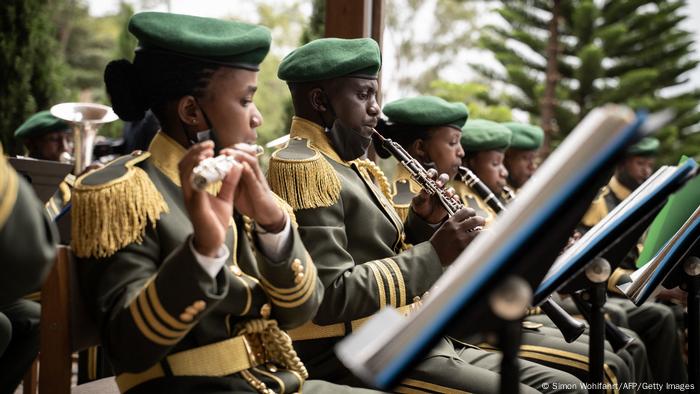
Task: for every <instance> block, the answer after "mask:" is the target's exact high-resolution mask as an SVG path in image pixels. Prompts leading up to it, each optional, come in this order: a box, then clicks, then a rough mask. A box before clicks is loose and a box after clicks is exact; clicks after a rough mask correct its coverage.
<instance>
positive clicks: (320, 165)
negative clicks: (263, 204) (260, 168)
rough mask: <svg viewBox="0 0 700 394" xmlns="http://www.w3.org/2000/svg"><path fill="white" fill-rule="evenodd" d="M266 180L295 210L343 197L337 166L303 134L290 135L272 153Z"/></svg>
mask: <svg viewBox="0 0 700 394" xmlns="http://www.w3.org/2000/svg"><path fill="white" fill-rule="evenodd" d="M267 181H268V183H269V184H270V188H271V189H272V191H274V192H275V193H276V194H277V195H278V196H279V197H281V198H282V199H283V200H284V201H286V202H287V203H288V204H289V205H290V206H291V207H292V209H293V210H295V211H296V210H299V209H309V208H320V207H329V206H331V205H333V204H335V203H336V202H337V201H338V199H339V198H340V179H338V175H337V174H336V173H335V170H334V169H333V167H332V166H331V164H330V163H328V161H326V159H325V158H324V157H323V155H322V154H321V153H320V152H319V151H317V150H315V149H313V148H312V147H311V146H310V145H309V143H308V140H306V139H303V138H292V139H290V140H289V142H287V144H286V145H285V146H284V147H283V148H282V149H280V150H278V151H276V152H275V153H273V154H272V158H270V167H269V169H268V171H267Z"/></svg>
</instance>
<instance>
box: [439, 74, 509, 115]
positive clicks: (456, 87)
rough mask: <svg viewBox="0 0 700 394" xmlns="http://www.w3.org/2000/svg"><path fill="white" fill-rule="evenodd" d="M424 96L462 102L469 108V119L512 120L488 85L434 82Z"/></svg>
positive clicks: (507, 109)
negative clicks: (428, 95)
mask: <svg viewBox="0 0 700 394" xmlns="http://www.w3.org/2000/svg"><path fill="white" fill-rule="evenodd" d="M426 94H430V95H433V96H438V97H441V98H443V99H445V100H447V101H450V102H463V103H464V104H466V105H467V108H469V118H470V119H488V120H492V121H494V122H509V121H511V120H512V119H513V116H512V114H511V111H510V108H509V107H508V106H506V105H503V104H498V102H499V101H500V100H501V99H500V98H498V97H493V96H492V94H493V92H492V91H491V89H490V88H489V86H488V85H485V84H483V83H479V82H467V83H454V82H448V81H443V80H439V79H438V80H434V81H432V82H431V83H430V87H429V89H428V91H427V92H426Z"/></svg>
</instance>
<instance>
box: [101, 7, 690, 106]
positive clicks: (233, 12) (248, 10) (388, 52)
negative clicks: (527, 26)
mask: <svg viewBox="0 0 700 394" xmlns="http://www.w3.org/2000/svg"><path fill="white" fill-rule="evenodd" d="M126 1H127V2H128V3H131V4H132V5H133V6H134V8H135V9H136V11H137V12H138V11H145V10H147V9H143V8H141V4H147V3H150V4H155V5H156V6H155V7H152V8H149V10H155V11H168V7H167V6H166V4H169V5H170V9H169V11H170V12H175V13H181V14H189V15H198V16H207V17H239V18H241V19H245V20H251V21H254V19H252V18H249V17H248V16H250V15H254V14H255V6H254V4H255V3H256V2H260V1H266V2H268V3H271V4H272V3H275V2H285V3H290V2H292V1H293V0H255V1H244V0H196V1H193V0H161V1H158V0H126ZM299 2H300V3H301V4H302V5H301V7H302V9H301V11H302V13H303V14H304V15H310V14H311V2H310V1H308V0H301V1H299ZM119 3H120V1H119V0H88V5H89V7H90V13H91V14H92V15H94V16H102V15H106V14H113V13H116V12H117V11H118V9H119ZM390 11H391V10H390V9H388V8H387V9H386V12H390ZM685 12H687V13H688V15H689V18H688V19H686V20H685V25H684V27H685V28H686V29H687V30H689V31H693V32H694V35H695V42H696V44H695V53H696V58H700V1H697V0H690V1H688V7H686V9H685ZM489 17H490V16H489V15H486V16H485V18H489ZM426 21H430V22H431V23H435V21H434V20H433V19H431V18H429V17H428V18H426V19H425V20H422V22H426ZM417 28H419V29H420V28H425V26H423V27H420V26H419V27H417ZM389 38H390V37H387V36H386V32H385V39H384V43H383V51H384V64H383V66H382V68H383V70H384V75H383V78H384V81H383V87H384V93H385V97H384V98H385V100H388V101H391V100H393V99H396V98H399V96H400V95H401V94H402V92H401V89H399V87H398V85H397V83H396V81H394V80H392V79H391V77H390V75H387V74H388V72H387V71H389V70H392V69H394V67H395V65H394V64H393V60H392V59H393V57H392V54H393V53H394V52H395V51H394V48H392V47H391V40H390V39H389ZM273 45H274V43H273ZM462 55H463V56H464V57H474V56H479V57H483V58H484V61H485V62H489V61H491V62H493V60H489V55H488V54H486V55H484V54H483V52H482V53H478V52H476V51H474V50H469V49H467V50H466V51H464V53H463V54H462ZM459 63H460V64H463V63H462V62H459ZM443 76H444V77H446V78H447V79H449V80H452V81H454V82H463V81H465V80H467V79H469V78H470V77H471V76H472V75H470V74H469V73H465V72H464V67H461V66H460V65H458V64H456V65H455V66H454V67H447V69H446V70H445V72H444V75H443ZM688 77H689V78H690V82H691V83H690V84H687V85H684V86H682V87H680V88H674V89H677V90H681V91H684V90H688V89H692V88H700V67H696V68H695V70H693V71H691V72H690V73H688ZM672 91H673V90H671V92H672ZM671 92H669V93H671ZM674 93H675V92H674Z"/></svg>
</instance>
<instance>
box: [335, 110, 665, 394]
mask: <svg viewBox="0 0 700 394" xmlns="http://www.w3.org/2000/svg"><path fill="white" fill-rule="evenodd" d="M610 109H612V111H609V110H610ZM606 110H607V111H606ZM616 110H617V108H611V107H608V108H605V109H603V110H600V111H598V110H596V111H598V112H596V113H593V112H592V113H591V114H589V115H588V116H587V119H584V121H583V122H582V124H583V125H584V126H582V127H581V128H580V129H579V128H577V130H575V131H574V132H573V133H572V134H571V135H570V136H569V138H567V140H566V141H565V142H564V143H563V144H562V145H561V146H560V148H559V149H557V150H556V151H555V152H554V153H553V154H552V156H550V158H549V159H548V160H547V161H546V162H545V163H544V164H543V166H542V167H541V168H540V171H539V172H538V174H537V175H536V176H535V177H533V179H532V180H531V181H530V182H529V183H528V184H526V185H525V187H524V188H523V190H522V191H521V195H520V197H519V199H517V200H516V201H514V202H513V203H512V205H511V206H510V209H509V210H507V211H506V212H504V213H503V214H502V215H501V216H499V217H498V218H497V219H496V221H494V223H493V224H492V226H491V229H490V230H491V231H489V232H488V233H486V234H483V235H481V236H479V237H478V238H477V239H476V240H475V241H474V242H472V244H471V245H470V246H469V247H468V248H467V249H466V250H465V251H464V252H463V253H462V255H461V256H460V257H459V258H458V259H457V261H455V263H454V264H453V265H452V267H451V268H450V269H448V270H447V271H446V272H445V274H444V275H443V276H442V277H441V278H440V280H438V282H436V283H435V285H434V288H433V290H431V292H430V296H429V297H428V298H427V299H426V301H425V303H424V304H423V305H422V306H421V307H420V308H418V309H417V310H416V311H415V313H413V314H412V316H411V318H409V319H403V318H402V317H401V316H399V314H398V312H397V311H395V310H393V309H391V308H384V309H383V310H382V311H381V312H380V313H378V314H377V315H375V316H374V317H373V318H372V319H370V321H369V322H368V323H367V324H365V325H364V326H362V327H360V329H359V330H358V331H356V332H355V333H354V334H353V335H351V336H350V337H348V338H346V339H345V340H343V341H342V342H341V343H340V344H339V345H338V346H337V348H336V353H337V355H338V357H339V359H340V360H341V361H342V362H343V363H344V364H345V365H346V366H347V367H348V368H349V369H350V370H351V371H353V372H354V373H355V374H356V375H358V376H359V377H360V378H362V379H363V380H365V381H366V382H368V383H369V384H371V385H373V386H376V387H379V388H383V389H388V388H390V387H392V385H393V384H394V383H395V382H396V381H398V380H399V379H400V378H401V375H402V373H403V372H405V371H406V370H408V369H409V368H410V367H412V366H413V365H415V363H417V362H418V361H419V360H420V359H421V356H422V354H424V353H425V352H426V351H428V350H429V349H430V348H431V346H432V345H433V344H434V343H435V341H437V340H438V339H439V338H440V336H441V335H443V334H444V333H445V332H446V331H448V327H449V326H454V325H455V324H452V323H454V322H455V321H457V320H459V319H464V320H467V321H471V322H472V324H469V325H466V326H465V327H463V330H462V331H463V332H462V334H463V335H467V334H468V333H470V332H471V333H475V332H481V330H480V327H476V325H475V324H473V322H474V321H478V322H479V326H484V325H485V326H487V327H488V328H487V329H493V328H494V327H499V326H500V329H498V328H496V329H495V330H496V331H498V332H500V342H501V345H502V346H501V347H502V348H503V349H502V351H503V353H504V360H505V363H504V365H503V367H504V370H503V371H502V373H505V375H506V376H505V377H504V376H502V386H501V392H503V393H509V394H510V393H515V392H517V390H518V384H517V382H518V381H519V379H518V368H517V359H516V358H515V355H516V354H517V350H518V344H519V341H520V326H519V325H517V324H516V323H517V322H519V320H520V318H521V317H522V315H518V312H521V311H520V310H519V304H518V303H517V302H514V301H513V300H514V299H516V298H517V297H514V296H513V294H524V293H525V292H527V291H528V287H530V288H532V287H534V285H536V284H538V283H539V282H540V281H541V279H542V277H543V276H544V275H545V274H546V272H547V271H548V270H549V268H550V265H551V263H552V262H553V261H554V260H555V259H556V258H557V256H558V254H559V250H560V249H561V247H563V246H564V245H565V244H566V242H567V240H568V238H569V235H570V234H571V233H572V232H573V229H574V228H575V227H576V225H577V224H578V222H579V221H580V219H581V217H582V216H583V215H584V213H585V212H586V210H587V209H588V206H589V205H590V203H591V201H592V200H593V198H594V197H595V195H596V193H597V190H598V188H599V187H601V186H603V185H604V184H605V183H606V182H607V181H608V179H609V173H608V170H609V169H611V168H612V167H613V165H614V163H615V162H616V161H617V158H618V156H619V155H620V154H621V153H622V152H623V150H624V148H625V146H626V144H628V143H631V142H632V141H633V140H634V139H636V138H641V135H644V134H645V133H647V132H648V131H649V130H647V129H648V126H649V127H652V128H654V129H655V127H656V126H657V124H656V123H657V122H651V123H650V124H645V121H646V120H647V117H646V116H645V115H644V114H641V115H640V116H638V117H637V119H636V120H634V121H633V122H632V124H630V125H628V126H624V127H623V126H621V123H619V122H618V121H616V120H614V119H620V118H618V116H619V115H620V113H619V112H616ZM650 118H651V117H650ZM628 119H629V118H628ZM657 119H658V118H657ZM652 124H653V126H652ZM584 142H585V143H586V145H585V148H586V150H581V146H582V145H581V144H582V143H584ZM543 196H546V197H543ZM493 289H497V290H493ZM519 298H520V301H521V304H524V305H527V304H529V301H530V299H525V298H527V297H522V296H521V297H519ZM523 301H524V302H523ZM494 315H495V316H497V318H496V319H494V318H493V316H494ZM506 380H507V381H506Z"/></svg>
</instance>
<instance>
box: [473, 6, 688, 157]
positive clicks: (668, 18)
mask: <svg viewBox="0 0 700 394" xmlns="http://www.w3.org/2000/svg"><path fill="white" fill-rule="evenodd" d="M552 1H553V0H530V1H527V2H504V4H503V6H502V7H501V8H500V9H499V10H498V13H499V14H500V15H501V16H502V17H503V19H504V22H503V23H502V24H498V25H492V26H490V27H489V28H488V29H485V31H484V32H483V34H482V35H481V37H480V45H481V46H482V47H483V48H486V49H488V50H490V51H491V52H493V54H494V55H495V57H496V59H497V60H498V62H500V64H501V66H502V67H503V69H504V70H505V71H504V72H499V71H498V70H493V69H489V68H486V67H484V66H483V65H478V64H474V65H473V67H474V68H475V69H476V70H477V71H478V72H479V73H480V74H481V75H483V76H485V77H486V78H488V79H489V80H490V81H492V82H502V83H504V84H505V86H506V91H508V92H510V94H509V95H508V97H507V99H506V100H505V101H504V102H505V103H506V104H508V105H509V106H512V107H514V108H518V109H521V110H524V111H526V112H528V113H530V115H531V116H532V117H533V120H538V119H540V117H542V116H543V115H546V114H543V113H542V108H543V107H541V105H540V104H541V103H542V100H543V98H544V91H545V81H546V80H547V78H548V76H547V68H546V65H547V60H550V61H551V60H552V59H551V56H550V59H546V58H545V56H543V55H542V54H543V53H550V51H546V49H547V41H548V38H549V37H550V36H551V35H550V34H549V32H548V27H550V22H552V20H553V18H552V16H553V13H552V9H553V8H552V7H553V5H554V3H553V2H552ZM558 3H559V7H560V10H559V11H560V18H557V19H556V20H555V21H556V22H557V30H556V33H557V35H558V36H559V39H558V48H556V49H557V50H556V51H553V52H552V53H557V54H558V57H557V58H556V59H555V61H553V64H556V68H555V69H554V70H550V74H549V77H550V80H552V79H553V80H556V81H557V84H556V89H555V90H554V98H553V100H551V103H553V110H554V111H553V112H554V114H553V115H554V125H555V127H556V128H558V129H559V130H560V133H559V134H558V135H557V134H553V135H551V137H553V140H554V141H555V142H556V141H560V140H561V139H562V138H563V137H565V136H566V135H567V134H568V133H569V132H570V131H571V130H572V129H573V127H574V126H575V125H576V124H577V123H578V122H579V121H580V120H581V119H582V118H583V117H584V116H585V115H586V114H587V113H588V112H589V111H590V110H591V109H593V108H595V107H597V106H600V105H603V104H606V103H621V104H626V105H629V106H631V107H633V108H635V109H638V108H647V109H649V110H651V111H656V110H660V109H663V108H672V109H674V110H675V111H676V116H675V119H674V121H673V122H672V124H671V125H670V126H668V127H666V128H664V129H663V130H661V131H660V132H659V134H658V136H659V138H660V139H661V141H662V155H661V159H662V161H667V162H668V161H676V160H677V159H678V153H679V152H682V153H685V154H691V155H698V154H700V134H698V133H695V134H690V133H689V132H690V131H692V130H693V129H692V127H693V126H694V125H696V124H697V123H698V122H699V121H700V112H699V111H698V104H697V103H698V100H699V99H700V90H698V89H696V90H689V89H687V85H686V82H687V81H688V78H687V76H686V73H687V71H689V70H692V69H693V68H695V67H696V66H697V64H698V61H697V60H695V59H693V58H692V45H693V39H692V35H691V33H690V32H688V31H685V30H683V29H682V28H681V27H680V23H681V22H682V21H683V20H684V19H685V18H686V16H685V15H684V14H683V12H682V10H683V8H684V7H685V5H686V2H685V1H682V0H665V1H650V0H618V1H613V0H604V1H593V0H566V1H565V0H560V1H558ZM550 64H552V63H550ZM552 72H556V74H558V75H554V76H552ZM550 99H551V98H548V100H550ZM556 128H550V131H552V130H556Z"/></svg>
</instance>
